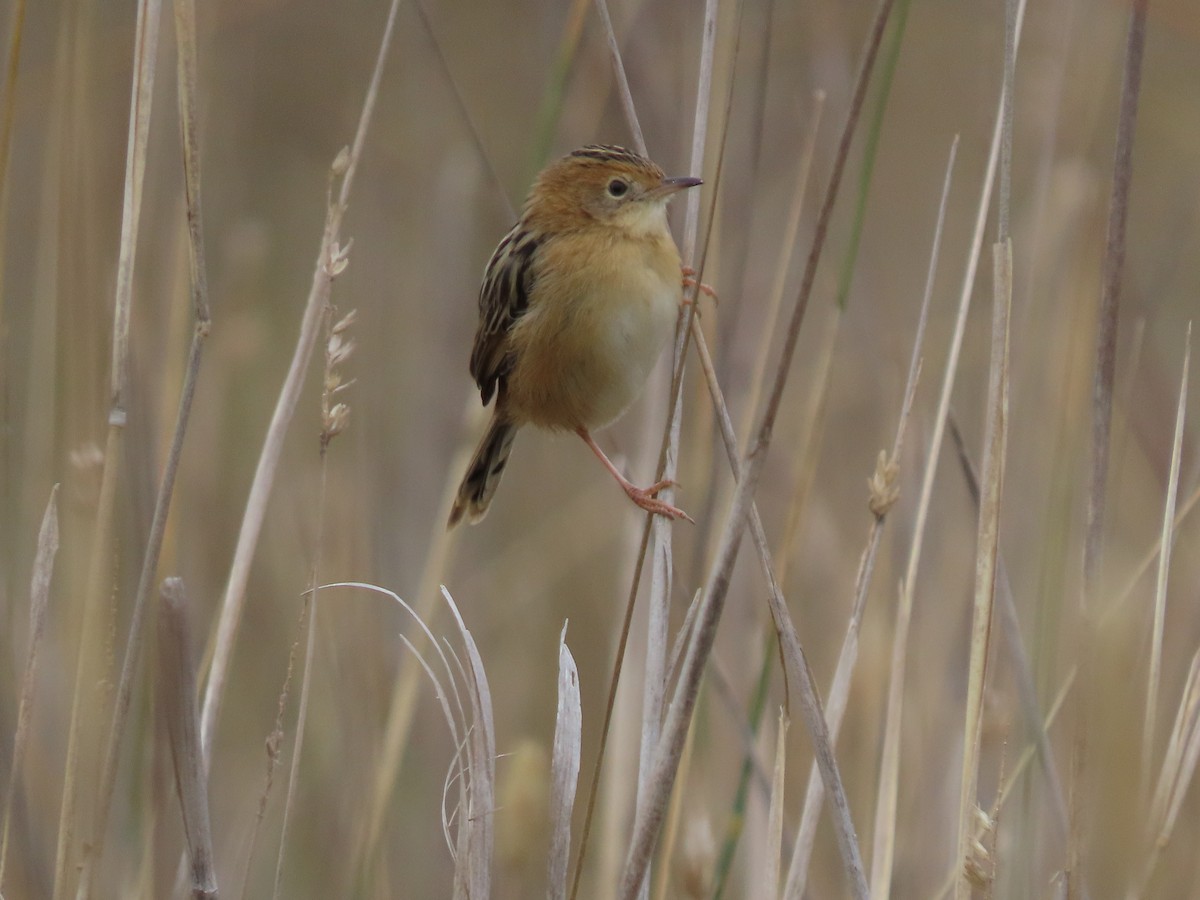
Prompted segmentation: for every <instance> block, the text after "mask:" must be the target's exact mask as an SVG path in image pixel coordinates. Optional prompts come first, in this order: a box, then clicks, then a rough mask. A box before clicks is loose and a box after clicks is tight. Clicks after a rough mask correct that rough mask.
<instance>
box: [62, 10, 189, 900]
mask: <svg viewBox="0 0 1200 900" xmlns="http://www.w3.org/2000/svg"><path fill="white" fill-rule="evenodd" d="M175 33H176V45H177V55H178V87H179V119H180V128H181V141H182V150H183V171H184V189H185V195H186V198H187V225H188V238H189V244H188V250H189V254H188V255H189V263H190V266H189V268H190V274H191V298H190V299H191V305H192V307H193V311H194V316H195V327H194V330H193V332H192V341H191V346H190V348H189V350H188V359H187V365H186V369H185V371H184V378H183V385H182V388H181V390H180V398H179V409H178V412H177V414H176V419H175V428H174V431H173V432H172V436H171V445H170V448H169V449H168V451H167V456H166V460H165V462H164V464H163V471H162V475H161V478H160V482H159V487H158V493H157V495H156V496H155V501H154V514H153V517H152V518H151V522H150V534H149V537H148V538H147V541H146V551H145V555H144V556H143V558H142V569H141V573H140V575H139V576H138V586H137V593H136V595H135V597H134V601H133V613H132V615H131V617H130V622H129V636H128V638H127V641H126V646H125V658H124V662H123V663H122V666H121V676H120V681H119V682H118V684H117V692H116V696H115V698H114V703H113V715H112V724H111V727H110V729H109V735H108V743H107V747H106V750H105V758H104V767H103V768H102V769H101V772H100V789H99V803H98V806H97V811H96V826H95V829H96V830H95V835H94V840H93V849H92V852H91V853H90V854H89V855H88V858H87V861H86V862H85V865H84V870H83V875H82V877H81V884H80V886H81V890H82V896H83V897H85V898H86V897H87V896H88V895H89V892H90V890H91V888H92V872H93V870H94V867H95V865H96V864H98V863H99V861H100V860H101V858H102V855H103V848H104V843H105V837H104V833H105V830H106V824H107V820H108V812H109V808H110V806H111V805H112V797H113V790H114V788H115V785H116V777H117V764H118V760H119V757H120V749H121V739H122V737H123V736H124V733H125V720H126V717H127V716H128V714H129V704H130V702H131V700H132V693H133V679H134V675H135V673H136V671H137V665H138V658H139V656H140V651H141V644H142V619H143V618H144V616H145V612H146V607H147V605H148V600H149V596H150V591H151V590H152V589H153V584H154V581H155V578H156V577H157V572H158V560H159V555H160V553H161V552H162V544H163V537H164V535H165V534H166V528H167V516H168V514H169V513H170V509H171V496H172V494H173V492H174V488H175V476H176V474H177V473H178V471H179V460H180V457H181V456H182V454H183V441H184V438H185V436H186V434H187V425H188V420H189V418H190V416H191V410H192V400H193V398H194V397H195V393H196V381H197V379H198V377H199V374H200V358H201V353H202V350H203V347H204V341H205V338H207V337H208V332H209V328H210V327H211V318H210V313H209V302H208V278H207V274H206V268H207V264H206V262H205V252H204V231H203V229H204V217H203V214H202V212H201V208H202V207H201V202H200V144H199V135H198V134H197V125H196V15H195V6H194V3H193V0H175ZM147 90H148V91H150V90H153V83H152V82H151V83H150V84H148V86H147ZM147 118H148V117H147ZM126 327H128V325H126Z"/></svg>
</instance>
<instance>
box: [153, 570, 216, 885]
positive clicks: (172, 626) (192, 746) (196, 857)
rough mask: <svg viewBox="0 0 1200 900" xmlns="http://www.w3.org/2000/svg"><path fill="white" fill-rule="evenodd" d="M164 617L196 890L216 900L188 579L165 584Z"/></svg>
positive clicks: (163, 683) (178, 773)
mask: <svg viewBox="0 0 1200 900" xmlns="http://www.w3.org/2000/svg"><path fill="white" fill-rule="evenodd" d="M161 598H162V605H161V607H160V609H159V616H158V682H157V687H158V692H159V693H158V696H159V702H160V703H161V704H162V713H161V714H162V715H163V716H164V717H165V718H166V721H167V733H168V735H169V737H170V743H171V760H172V762H173V763H174V766H175V789H176V791H177V793H178V795H179V808H180V811H181V812H182V814H183V833H184V837H185V838H186V840H187V852H188V856H189V858H190V860H191V895H192V896H193V897H194V898H196V900H215V898H216V896H217V876H216V871H215V869H214V865H213V847H212V829H211V827H210V825H209V812H208V778H207V775H206V773H205V768H204V758H203V755H202V754H201V752H200V718H199V714H198V712H197V710H196V662H195V656H194V654H193V652H192V638H191V632H190V630H189V627H188V618H187V606H188V603H187V596H186V593H185V591H184V587H183V581H182V580H181V579H179V578H168V579H167V580H166V581H164V582H163V584H162V589H161Z"/></svg>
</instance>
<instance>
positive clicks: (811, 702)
mask: <svg viewBox="0 0 1200 900" xmlns="http://www.w3.org/2000/svg"><path fill="white" fill-rule="evenodd" d="M891 7H892V0H883V2H881V3H880V4H879V7H878V11H877V12H876V14H875V19H874V22H873V24H872V28H871V31H870V33H869V36H868V38H867V41H866V46H865V48H864V51H863V55H862V58H861V62H860V68H859V72H858V75H857V77H856V79H855V88H854V93H853V96H852V100H851V103H850V108H849V110H848V111H847V115H846V122H845V125H844V126H843V129H842V133H841V136H840V139H839V142H838V151H837V155H836V156H835V158H834V167H833V171H832V173H831V175H830V179H829V185H828V188H827V189H826V194H825V198H824V201H823V202H822V205H821V212H820V214H819V215H818V217H817V223H816V229H815V234H814V238H813V246H812V249H811V250H810V252H809V256H808V261H807V263H806V265H805V271H804V277H803V279H802V281H801V286H800V290H799V293H798V296H797V299H796V303H795V307H794V309H793V312H792V317H791V320H790V322H789V325H788V329H787V332H786V338H785V340H784V347H783V352H782V355H781V359H780V363H779V366H778V369H777V371H776V373H775V379H774V382H773V385H772V389H771V393H770V395H769V397H770V399H769V400H768V402H767V406H766V410H765V413H764V416H763V420H762V425H761V426H760V428H759V431H758V436H757V438H756V441H755V444H754V446H753V449H751V450H750V452H749V454H748V456H747V458H746V462H745V464H743V466H742V467H741V472H740V473H739V478H738V488H737V491H736V493H735V495H734V499H733V504H732V508H731V509H730V511H729V513H728V515H727V518H726V522H725V526H724V530H723V532H722V535H721V539H720V543H719V545H718V550H717V553H716V555H715V557H714V560H713V563H712V567H711V569H710V572H709V576H708V580H707V584H706V586H705V591H704V597H703V600H702V601H701V604H702V605H701V608H700V614H699V615H700V618H699V620H698V622H697V626H696V635H695V639H694V640H693V642H692V643H691V645H690V647H689V650H688V654H687V657H686V659H685V661H684V667H683V672H682V673H681V674H680V678H679V684H678V685H677V687H676V693H675V697H674V699H673V700H672V703H671V706H670V709H669V711H668V714H667V720H666V725H665V727H664V729H663V736H662V738H661V740H660V741H659V748H658V752H657V754H656V759H655V774H654V790H653V792H652V794H651V795H650V797H649V799H648V802H646V803H639V804H638V810H637V814H636V816H635V820H634V834H633V839H632V841H631V843H630V849H629V855H628V857H627V858H626V865H625V871H624V874H623V875H622V882H621V890H620V896H622V897H632V896H633V894H634V892H635V889H636V886H637V885H638V884H640V882H641V879H642V876H643V874H644V873H645V870H646V867H647V866H648V865H649V857H650V849H651V847H652V846H653V843H654V840H655V837H656V836H657V833H658V830H659V827H660V825H661V823H662V816H663V814H664V812H665V809H664V807H665V801H666V798H667V795H668V794H669V793H670V791H671V788H672V786H673V785H674V779H675V767H676V765H677V763H678V759H679V753H680V751H681V749H682V746H683V739H684V735H685V733H686V731H687V728H688V725H689V723H690V721H691V715H692V710H693V709H694V707H695V702H696V693H697V691H698V689H699V683H700V677H701V675H702V673H703V670H704V666H705V664H706V662H707V660H708V656H709V653H710V652H711V650H712V644H713V641H714V640H715V638H716V626H717V623H718V621H719V620H720V616H721V612H722V611H723V608H724V603H725V598H726V595H727V593H728V590H729V582H730V579H731V578H732V574H733V563H734V560H735V559H736V557H737V551H738V547H739V545H740V544H741V537H742V531H743V528H744V527H745V522H746V518H747V516H748V515H749V513H750V506H751V498H752V497H753V494H754V489H755V487H756V486H757V482H758V477H759V475H760V473H761V471H762V463H763V461H764V459H765V457H766V453H767V451H768V449H769V447H770V443H771V437H772V435H773V432H774V424H775V416H776V414H777V412H778V410H779V406H780V402H781V400H782V396H783V388H784V385H785V384H786V383H787V376H788V372H789V370H790V368H791V363H792V358H793V355H794V352H795V348H796V342H797V340H798V339H799V332H800V325H801V323H802V322H803V320H804V313H805V310H806V309H807V306H808V300H809V297H810V296H811V293H812V288H813V284H814V282H815V278H816V268H817V262H818V261H819V259H820V257H821V251H822V250H823V249H824V244H825V236H826V234H827V231H828V227H829V220H830V217H831V215H832V212H833V206H834V202H835V200H836V199H837V194H838V188H839V186H840V183H841V178H842V175H843V173H844V171H845V165H846V159H847V156H848V154H849V148H850V142H851V139H852V138H853V135H854V130H855V126H856V124H857V122H858V118H859V114H860V113H861V110H862V102H863V97H864V95H865V93H866V86H867V82H868V81H869V78H870V74H871V71H872V69H873V67H874V63H875V59H876V57H877V54H878V49H879V43H880V41H881V39H882V36H883V30H884V28H885V26H886V25H887V20H888V15H889V13H890V12H891ZM774 611H775V610H773V612H774ZM790 624H791V623H790V620H786V619H785V620H784V621H783V622H780V621H777V622H776V626H777V627H779V628H781V634H782V635H783V637H784V641H785V647H786V648H787V649H789V650H793V651H796V653H795V655H793V654H792V653H785V660H790V661H791V664H790V665H789V672H788V675H789V678H796V679H798V681H799V685H798V687H799V688H800V696H801V709H802V711H803V713H804V718H805V724H806V725H807V726H808V728H809V731H810V734H812V735H813V739H814V744H815V748H816V753H817V756H818V758H819V759H820V760H821V762H822V765H821V774H822V777H823V778H825V780H826V784H827V787H828V788H829V790H830V795H831V798H832V799H833V802H834V803H835V805H836V803H837V800H838V798H839V795H841V794H842V788H841V779H840V776H839V775H838V772H837V766H836V764H835V763H834V760H833V755H832V752H831V751H830V749H829V746H828V735H827V734H826V733H825V722H824V718H823V714H822V712H821V710H820V704H819V701H818V700H817V699H816V692H815V690H814V688H813V686H812V679H811V673H809V672H808V670H807V665H806V664H805V662H804V659H803V652H802V651H801V650H800V645H799V640H798V638H796V636H795V631H794V629H791V628H789V627H788V626H790ZM789 645H790V646H789ZM842 799H843V801H844V795H843V797H842ZM835 821H837V819H836V818H835ZM837 835H838V847H839V850H840V851H841V854H842V861H843V865H844V866H845V869H846V875H847V878H848V880H849V882H850V884H851V886H852V888H853V890H854V895H855V896H856V897H866V896H867V889H866V878H865V876H864V875H863V871H862V860H861V858H860V856H859V851H858V845H857V841H856V840H855V837H854V834H853V831H852V830H850V831H849V832H847V830H846V829H844V828H838V829H837Z"/></svg>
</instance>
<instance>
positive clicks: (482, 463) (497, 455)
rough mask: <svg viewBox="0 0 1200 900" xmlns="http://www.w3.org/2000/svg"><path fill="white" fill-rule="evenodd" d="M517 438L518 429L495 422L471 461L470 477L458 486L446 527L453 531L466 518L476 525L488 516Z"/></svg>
mask: <svg viewBox="0 0 1200 900" xmlns="http://www.w3.org/2000/svg"><path fill="white" fill-rule="evenodd" d="M516 436H517V426H515V425H512V424H510V423H508V422H505V421H502V420H501V419H498V418H495V417H493V418H492V421H491V423H490V424H489V425H488V430H487V432H486V433H485V434H484V436H483V440H481V441H480V442H479V446H478V447H477V448H476V450H475V455H474V456H473V457H471V464H470V465H469V466H467V474H466V475H464V476H463V480H462V483H461V484H460V485H459V486H458V496H457V497H456V498H455V499H454V507H453V508H452V509H451V510H450V521H449V523H448V526H447V527H449V528H453V527H454V526H455V525H457V524H458V523H459V521H460V520H461V519H462V518H463V517H464V516H466V519H467V521H468V522H470V523H471V524H472V525H474V524H475V523H476V522H478V521H479V520H480V519H482V518H483V517H484V516H485V515H487V511H488V506H489V505H491V502H492V495H493V494H495V493H496V488H497V487H498V486H499V484H500V476H501V475H503V474H504V467H505V466H506V465H507V464H508V454H509V453H510V452H511V451H512V445H513V438H515V437H516Z"/></svg>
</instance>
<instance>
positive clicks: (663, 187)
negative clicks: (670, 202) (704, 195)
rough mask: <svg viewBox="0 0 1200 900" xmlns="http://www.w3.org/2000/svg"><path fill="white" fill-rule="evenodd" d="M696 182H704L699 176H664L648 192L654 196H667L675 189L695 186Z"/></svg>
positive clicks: (675, 190)
mask: <svg viewBox="0 0 1200 900" xmlns="http://www.w3.org/2000/svg"><path fill="white" fill-rule="evenodd" d="M698 184H704V182H703V181H702V180H701V179H699V178H691V177H687V176H680V177H677V178H664V179H663V180H662V184H660V185H659V186H658V187H656V188H655V189H654V190H652V191H650V194H651V196H654V197H669V196H671V195H672V194H674V193H676V192H677V191H682V190H685V189H687V188H690V187H695V186H696V185H698Z"/></svg>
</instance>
